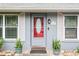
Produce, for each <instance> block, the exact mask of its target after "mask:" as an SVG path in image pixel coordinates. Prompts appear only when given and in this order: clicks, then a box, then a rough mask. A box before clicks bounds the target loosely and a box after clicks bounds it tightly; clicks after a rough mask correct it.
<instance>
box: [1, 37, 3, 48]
mask: <svg viewBox="0 0 79 59" xmlns="http://www.w3.org/2000/svg"><path fill="white" fill-rule="evenodd" d="M3 43H4V40H3V38H2V37H0V48H2V46H3Z"/></svg>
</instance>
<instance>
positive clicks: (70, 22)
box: [65, 16, 77, 28]
mask: <svg viewBox="0 0 79 59" xmlns="http://www.w3.org/2000/svg"><path fill="white" fill-rule="evenodd" d="M65 27H66V28H77V16H65Z"/></svg>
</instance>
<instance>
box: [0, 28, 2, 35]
mask: <svg viewBox="0 0 79 59" xmlns="http://www.w3.org/2000/svg"><path fill="white" fill-rule="evenodd" d="M0 37H2V28H0Z"/></svg>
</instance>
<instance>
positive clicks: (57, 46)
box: [52, 39, 61, 50]
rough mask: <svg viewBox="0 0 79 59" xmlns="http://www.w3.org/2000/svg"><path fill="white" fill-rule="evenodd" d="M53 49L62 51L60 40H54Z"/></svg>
mask: <svg viewBox="0 0 79 59" xmlns="http://www.w3.org/2000/svg"><path fill="white" fill-rule="evenodd" d="M52 48H53V50H60V48H61V44H60V40H57V39H55V40H53V43H52Z"/></svg>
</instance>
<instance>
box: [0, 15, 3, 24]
mask: <svg viewBox="0 0 79 59" xmlns="http://www.w3.org/2000/svg"><path fill="white" fill-rule="evenodd" d="M2 24H3V16H1V15H0V26H2Z"/></svg>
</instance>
